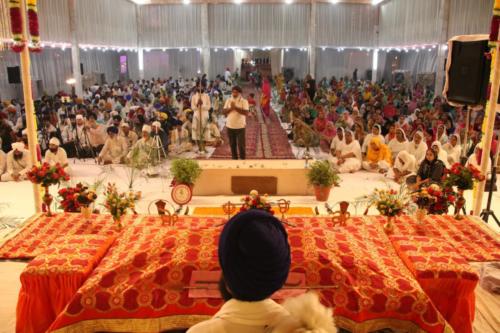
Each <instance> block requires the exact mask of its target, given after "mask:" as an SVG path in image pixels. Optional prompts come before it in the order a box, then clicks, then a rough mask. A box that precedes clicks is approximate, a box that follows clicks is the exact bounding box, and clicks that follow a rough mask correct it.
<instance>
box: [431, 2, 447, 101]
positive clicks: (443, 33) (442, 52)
mask: <svg viewBox="0 0 500 333" xmlns="http://www.w3.org/2000/svg"><path fill="white" fill-rule="evenodd" d="M449 19H450V0H441V9H440V15H439V25H440V28H441V29H440V34H439V39H438V42H439V45H438V48H437V52H438V54H437V72H436V85H435V86H434V95H435V96H438V95H441V94H442V93H443V87H444V78H445V75H444V74H445V73H444V63H445V59H446V54H447V52H446V48H445V46H444V45H445V44H446V42H447V41H448V23H449Z"/></svg>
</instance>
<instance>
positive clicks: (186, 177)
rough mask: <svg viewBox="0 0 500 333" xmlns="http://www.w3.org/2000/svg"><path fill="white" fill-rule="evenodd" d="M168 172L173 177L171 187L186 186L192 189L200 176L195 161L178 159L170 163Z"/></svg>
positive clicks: (199, 169) (199, 170)
mask: <svg viewBox="0 0 500 333" xmlns="http://www.w3.org/2000/svg"><path fill="white" fill-rule="evenodd" d="M170 172H171V173H172V176H173V177H174V179H173V180H172V186H175V185H177V184H186V185H188V186H189V187H190V188H193V186H194V183H195V182H196V179H198V177H199V176H200V174H201V168H200V165H199V164H198V161H196V160H191V159H187V158H179V159H176V160H174V161H172V164H171V166H170Z"/></svg>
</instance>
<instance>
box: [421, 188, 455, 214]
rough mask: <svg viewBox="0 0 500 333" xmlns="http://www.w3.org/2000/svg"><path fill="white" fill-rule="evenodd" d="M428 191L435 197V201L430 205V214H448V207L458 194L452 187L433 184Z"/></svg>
mask: <svg viewBox="0 0 500 333" xmlns="http://www.w3.org/2000/svg"><path fill="white" fill-rule="evenodd" d="M427 192H428V193H429V195H431V196H432V197H434V198H435V201H434V203H432V204H431V205H429V208H428V211H429V214H446V213H447V212H448V207H449V206H451V205H453V204H454V203H455V201H456V194H455V192H454V191H453V189H452V188H451V187H446V186H444V187H441V186H439V185H437V184H432V185H430V186H429V187H428V188H427Z"/></svg>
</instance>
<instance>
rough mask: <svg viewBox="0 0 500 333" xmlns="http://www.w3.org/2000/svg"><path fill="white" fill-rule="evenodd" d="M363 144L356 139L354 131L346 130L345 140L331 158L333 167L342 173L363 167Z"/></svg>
mask: <svg viewBox="0 0 500 333" xmlns="http://www.w3.org/2000/svg"><path fill="white" fill-rule="evenodd" d="M361 160H362V157H361V146H360V145H359V142H358V140H354V133H353V132H352V131H350V130H347V131H345V142H344V144H343V145H342V146H341V147H340V149H339V150H337V156H336V157H333V158H332V159H331V161H332V164H333V167H334V168H335V169H337V170H338V172H340V173H348V172H351V173H352V172H355V171H358V170H360V169H361Z"/></svg>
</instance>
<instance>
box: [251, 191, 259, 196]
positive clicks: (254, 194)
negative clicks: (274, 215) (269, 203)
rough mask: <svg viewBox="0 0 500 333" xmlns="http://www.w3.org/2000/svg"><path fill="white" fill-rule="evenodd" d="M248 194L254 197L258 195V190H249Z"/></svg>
mask: <svg viewBox="0 0 500 333" xmlns="http://www.w3.org/2000/svg"><path fill="white" fill-rule="evenodd" d="M250 195H251V196H252V197H256V196H258V195H259V192H257V190H251V191H250Z"/></svg>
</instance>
